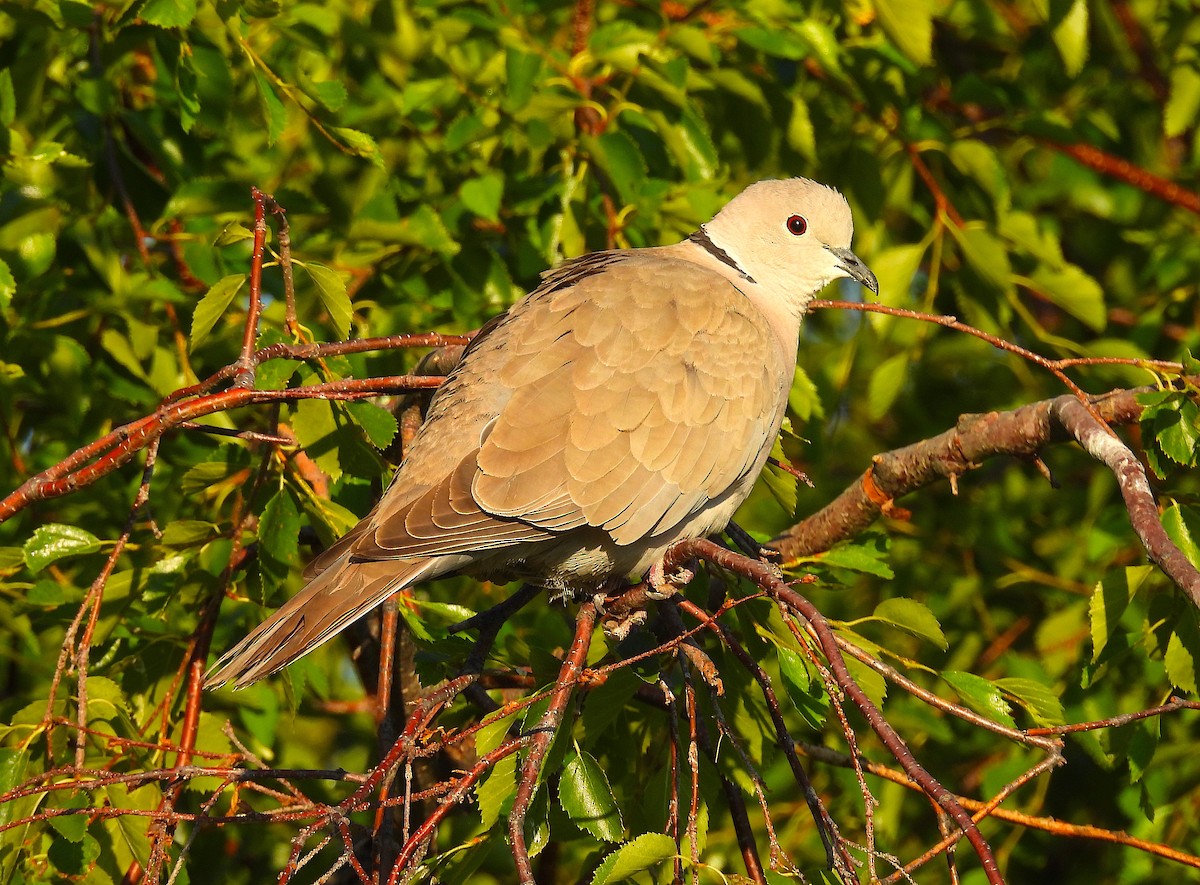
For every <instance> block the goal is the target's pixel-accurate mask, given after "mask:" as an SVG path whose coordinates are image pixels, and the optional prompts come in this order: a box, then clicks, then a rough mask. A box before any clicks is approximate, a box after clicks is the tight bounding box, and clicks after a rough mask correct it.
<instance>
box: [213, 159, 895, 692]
mask: <svg viewBox="0 0 1200 885" xmlns="http://www.w3.org/2000/svg"><path fill="white" fill-rule="evenodd" d="M852 231H853V222H852V220H851V217H850V207H849V206H848V205H847V203H846V200H845V198H844V197H843V196H842V195H841V194H840V193H838V192H837V191H836V190H834V189H832V188H829V187H826V186H824V185H821V184H818V183H816V182H813V181H809V180H807V179H804V178H793V179H790V180H787V181H761V182H759V183H757V184H754V185H751V186H750V187H748V188H747V189H746V190H745V191H743V192H742V193H741V194H740V195H739V196H737V197H736V198H734V199H733V200H732V201H731V202H730V203H729V204H728V205H726V206H725V208H724V209H722V210H721V212H720V213H719V214H718V215H717V216H716V218H714V219H713V220H712V221H710V222H709V223H708V224H705V225H702V226H701V227H700V229H699V230H698V231H696V232H695V233H694V234H692V235H691V236H690V237H688V238H687V239H686V240H684V241H683V242H681V243H677V244H675V245H673V246H660V247H656V248H648V249H631V250H625V251H614V252H597V253H594V254H591V255H585V256H583V257H582V258H577V259H575V260H573V261H568V262H566V263H564V264H562V265H561V266H559V267H557V268H555V269H554V270H551V271H549V272H547V273H546V274H545V275H544V277H543V280H542V284H541V285H540V286H538V288H537V289H536V290H535V291H534V292H533V293H532V294H530V295H528V296H527V297H526V298H524V299H523V300H521V301H519V302H517V304H515V305H514V306H513V307H512V308H511V309H510V310H509V311H508V312H507V313H505V314H503V315H501V316H499V317H497V318H496V319H494V320H492V321H491V322H490V323H488V324H487V325H485V326H484V327H483V329H481V330H480V332H479V334H478V335H477V336H476V337H475V338H474V340H473V341H472V342H471V345H470V346H469V347H468V348H467V350H466V352H465V354H464V355H463V358H462V361H461V362H460V363H459V365H458V367H457V368H456V369H455V370H454V371H453V372H452V373H451V375H450V376H449V378H448V379H447V380H446V382H445V384H443V385H442V387H441V388H440V389H439V390H438V392H437V395H436V396H435V397H434V399H433V402H432V403H431V405H430V408H429V414H428V416H427V418H426V420H425V423H424V424H423V425H422V426H421V429H420V431H419V432H418V434H417V436H416V438H415V439H414V440H413V442H412V445H411V447H410V448H409V451H408V452H406V453H405V455H406V457H405V459H404V462H403V464H401V466H400V469H399V470H398V471H397V473H396V475H395V478H394V479H393V480H392V484H391V486H390V487H389V488H388V490H387V492H386V494H384V496H383V498H382V499H381V500H380V501H379V503H378V504H377V505H376V506H375V508H374V509H373V510H372V511H371V512H370V513H369V514H368V515H367V516H366V518H364V519H363V520H362V521H361V522H360V523H359V524H358V525H357V526H355V527H354V528H353V529H352V530H351V531H350V532H348V533H347V534H346V535H345V537H343V538H341V539H340V540H339V541H338V542H337V543H335V544H334V545H333V546H331V547H330V548H329V549H328V550H326V551H325V552H324V553H322V554H321V555H320V556H318V557H317V558H316V559H315V560H314V561H313V562H312V564H311V565H310V566H309V568H308V571H307V572H306V575H307V576H308V577H310V578H311V581H310V583H309V584H308V586H306V587H305V588H304V589H303V590H302V591H301V592H300V593H299V594H297V595H296V596H295V597H293V598H292V599H290V600H289V601H288V602H286V603H285V604H284V605H283V607H282V608H280V609H279V610H278V611H277V612H275V614H273V615H272V616H271V617H270V618H268V619H267V620H266V621H265V622H264V623H263V624H261V625H260V626H259V627H258V628H257V629H255V630H254V631H253V632H252V633H251V634H250V635H249V636H247V637H246V638H245V639H244V640H242V641H241V642H240V643H238V645H237V646H236V647H235V648H234V649H233V650H232V651H230V652H229V653H228V654H226V655H225V656H224V657H222V658H221V660H220V661H218V662H217V664H216V665H215V667H214V669H213V670H212V671H210V673H209V674H208V677H207V680H206V685H207V686H209V687H212V686H217V685H221V684H222V683H225V682H228V681H230V680H233V681H234V682H236V684H237V686H238V687H242V686H245V685H248V684H250V683H251V682H254V681H255V680H257V679H260V678H262V677H263V676H266V675H267V674H269V673H273V672H275V671H276V670H278V669H280V668H281V667H283V666H284V665H286V664H288V663H290V662H292V661H294V660H295V659H296V658H298V657H300V656H301V655H303V654H305V653H307V652H309V651H311V650H312V649H313V648H315V647H316V646H318V645H320V644H321V643H323V642H325V641H326V640H327V639H329V638H330V637H331V636H333V635H334V634H336V633H337V632H338V631H339V630H342V629H343V628H344V627H346V625H348V624H349V623H351V622H352V621H354V620H355V619H357V618H359V617H361V616H362V615H364V614H366V613H367V612H368V611H370V610H371V609H372V608H374V607H375V606H376V605H378V604H380V603H381V602H383V601H384V600H385V599H387V598H388V596H390V595H391V594H393V593H395V592H396V591H398V590H400V589H402V588H404V587H407V586H409V585H411V584H414V583H416V582H418V581H424V580H428V579H430V578H436V577H438V576H441V575H449V574H470V575H475V576H478V577H481V578H486V579H490V580H514V579H518V578H520V579H524V580H526V581H529V582H531V583H534V584H538V585H541V586H543V587H546V588H548V589H550V590H551V591H552V592H558V593H577V592H584V591H595V590H597V589H599V588H600V587H602V586H608V585H610V584H611V583H612V582H613V581H614V580H615V579H621V578H624V577H626V576H629V575H633V576H641V575H642V574H644V573H645V572H646V571H647V570H648V569H650V568H651V567H652V566H655V565H656V564H660V563H661V559H662V556H663V553H664V551H665V550H666V549H667V547H669V546H670V545H671V544H673V543H674V542H676V541H679V540H681V539H684V538H701V537H705V536H707V535H710V534H713V533H715V532H719V531H721V530H722V529H723V528H725V526H726V525H727V524H728V522H729V520H730V518H731V517H732V516H733V513H734V511H735V510H736V509H737V507H738V505H740V504H741V503H742V501H744V500H745V498H746V496H747V495H748V494H749V493H750V488H751V486H752V485H753V483H754V481H755V479H756V478H757V477H758V474H759V472H760V471H761V470H762V467H763V464H764V463H765V462H766V459H767V455H768V453H769V452H770V450H771V446H772V444H773V442H774V440H775V437H776V435H777V434H778V433H779V427H780V424H781V423H782V421H783V415H784V409H785V407H786V405H787V395H788V390H789V388H790V386H791V383H792V376H793V373H794V371H795V366H796V349H797V345H798V341H799V334H800V319H801V317H802V315H803V314H804V311H805V309H806V307H807V306H808V303H809V302H810V301H811V300H812V298H813V296H814V295H815V294H816V293H817V292H818V291H820V290H821V289H822V288H823V287H824V286H825V285H826V284H827V283H829V282H830V281H831V280H834V279H836V278H838V277H852V278H854V279H856V280H858V281H860V282H861V283H863V284H864V285H865V286H867V287H868V288H870V289H871V290H873V291H875V292H878V283H877V282H876V280H875V277H874V275H873V274H872V273H871V271H870V270H868V269H867V267H866V266H865V265H864V264H863V263H862V262H861V261H860V260H859V259H858V257H857V256H855V254H854V253H853V252H851V251H850V238H851V233H852Z"/></svg>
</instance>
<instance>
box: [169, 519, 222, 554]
mask: <svg viewBox="0 0 1200 885" xmlns="http://www.w3.org/2000/svg"><path fill="white" fill-rule="evenodd" d="M218 535H220V531H219V530H218V529H217V527H216V525H214V524H213V523H211V522H208V521H207V520H203V519H177V520H175V521H174V522H170V523H168V524H167V527H166V528H165V529H163V536H162V543H163V545H164V546H166V547H194V546H197V545H199V544H203V543H205V542H207V541H209V540H211V539H212V538H215V537H217V536H218Z"/></svg>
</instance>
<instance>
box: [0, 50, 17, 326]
mask: <svg viewBox="0 0 1200 885" xmlns="http://www.w3.org/2000/svg"><path fill="white" fill-rule="evenodd" d="M16 118H17V96H16V92H15V91H14V90H13V79H12V68H4V69H3V70H0V126H11V125H12V124H13V121H15V120H16ZM0 306H3V305H0Z"/></svg>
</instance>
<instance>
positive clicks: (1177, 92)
mask: <svg viewBox="0 0 1200 885" xmlns="http://www.w3.org/2000/svg"><path fill="white" fill-rule="evenodd" d="M1197 112H1200V70H1198V69H1197V67H1196V62H1195V60H1194V59H1189V60H1187V61H1184V62H1183V63H1181V64H1177V65H1176V66H1175V67H1173V68H1172V69H1171V91H1170V96H1169V97H1168V98H1167V106H1166V109H1165V110H1164V111H1163V134H1164V135H1165V136H1166V137H1167V138H1175V137H1177V136H1180V135H1183V134H1184V133H1185V132H1187V131H1188V130H1189V129H1191V128H1192V124H1193V123H1195V121H1196V114H1197Z"/></svg>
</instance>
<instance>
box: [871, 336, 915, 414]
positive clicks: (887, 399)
mask: <svg viewBox="0 0 1200 885" xmlns="http://www.w3.org/2000/svg"><path fill="white" fill-rule="evenodd" d="M908 361H909V355H908V354H907V353H906V352H904V351H901V352H900V353H897V354H893V355H892V356H890V357H888V358H887V359H886V360H884V361H883V362H882V363H880V364H879V365H878V366H877V367H876V368H875V371H874V372H872V373H871V380H870V381H869V382H868V383H867V414H868V415H869V416H870V418H871V420H872V421H878V420H879V419H880V418H882V417H883V416H884V415H886V414H887V413H888V412H890V411H891V409H892V405H893V404H894V403H895V402H896V397H898V396H899V395H900V391H901V390H903V389H904V381H905V378H906V377H907V374H908Z"/></svg>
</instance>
